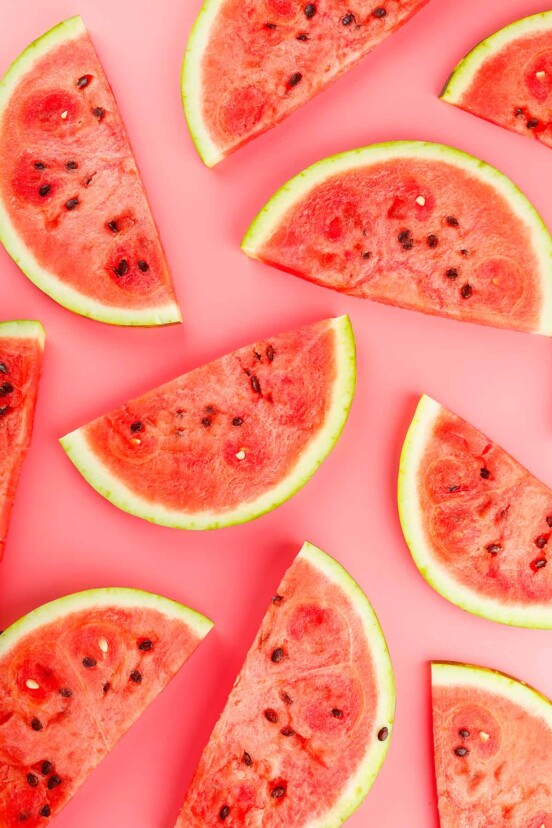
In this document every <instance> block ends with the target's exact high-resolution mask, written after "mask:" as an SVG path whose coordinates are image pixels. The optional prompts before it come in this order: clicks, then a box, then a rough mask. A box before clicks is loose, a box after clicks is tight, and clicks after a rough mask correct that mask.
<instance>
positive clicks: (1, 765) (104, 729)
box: [0, 590, 210, 828]
mask: <svg viewBox="0 0 552 828" xmlns="http://www.w3.org/2000/svg"><path fill="white" fill-rule="evenodd" d="M209 626H210V624H209V622H207V621H206V619H204V618H203V617H202V616H199V615H197V614H196V613H193V612H192V611H191V610H188V609H187V608H185V607H181V606H180V605H178V604H174V602H172V601H168V600H167V599H163V598H159V597H158V596H150V595H148V594H147V593H141V592H139V591H136V590H91V591H90V592H88V593H81V594H80V595H75V596H69V597H68V598H65V599H61V600H59V601H56V602H54V603H53V604H50V605H47V606H45V607H42V608H40V609H39V610H37V611H35V613H31V614H30V615H29V616H26V617H25V618H24V619H22V620H21V621H20V622H18V623H17V624H15V625H14V626H13V627H11V628H9V629H8V630H7V631H6V632H4V634H3V636H2V643H1V645H0V779H1V780H2V786H1V790H0V824H1V825H2V827H3V828H15V826H20V825H21V824H22V823H23V824H24V825H25V826H28V828H35V826H36V827H37V828H38V826H41V825H46V824H47V823H48V821H49V820H48V817H50V816H51V817H54V816H55V815H56V814H57V813H59V811H60V810H61V809H62V808H63V807H64V805H66V804H67V802H68V801H69V799H71V797H72V796H73V795H74V793H75V792H76V790H77V789H78V787H79V786H80V785H81V784H82V783H83V782H84V781H85V779H86V778H87V776H88V775H89V774H90V772H91V771H92V770H93V769H94V767H95V766H96V765H97V764H98V762H99V761H100V760H101V759H103V758H104V756H105V755H106V754H107V753H108V751H110V750H111V749H112V748H113V747H114V746H115V744H116V743H117V742H118V741H119V739H120V738H121V737H122V736H123V734H124V733H125V732H126V731H127V730H128V728H129V727H130V726H131V725H132V724H133V722H134V721H135V720H136V719H137V718H138V716H139V715H140V714H141V713H142V712H143V711H144V710H145V708H146V707H147V706H148V705H149V704H150V702H152V701H153V700H154V699H155V697H156V696H157V695H158V694H159V693H160V691H161V690H162V689H163V688H164V687H165V685H166V684H167V683H168V682H169V681H170V679H171V678H172V677H173V676H174V674H175V673H176V672H177V671H178V670H179V669H180V667H181V666H182V664H183V663H184V662H185V661H186V660H187V659H188V658H189V657H190V655H191V654H192V653H193V651H194V650H195V649H196V647H197V645H198V644H199V642H200V640H201V638H203V636H204V635H205V634H206V632H207V631H208V629H209ZM18 628H20V629H18Z"/></svg>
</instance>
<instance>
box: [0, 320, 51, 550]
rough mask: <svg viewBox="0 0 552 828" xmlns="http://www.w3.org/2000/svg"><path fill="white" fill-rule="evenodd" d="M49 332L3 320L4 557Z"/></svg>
mask: <svg viewBox="0 0 552 828" xmlns="http://www.w3.org/2000/svg"><path fill="white" fill-rule="evenodd" d="M45 336H46V334H45V332H44V328H43V327H42V325H41V324H40V322H27V321H17V322H0V458H1V459H0V560H1V558H2V556H3V554H4V548H5V545H6V535H7V533H8V526H9V523H10V517H11V513H12V508H13V504H14V500H15V493H16V490H17V484H18V482H19V476H20V474H21V467H22V466H23V461H24V459H25V456H26V454H27V451H28V449H29V445H30V442H31V436H32V432H33V419H34V411H35V405H36V397H37V394H38V382H39V379H40V370H41V368H42V354H43V351H44V340H45Z"/></svg>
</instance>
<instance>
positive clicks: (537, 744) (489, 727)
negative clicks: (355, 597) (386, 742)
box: [432, 663, 552, 828]
mask: <svg viewBox="0 0 552 828" xmlns="http://www.w3.org/2000/svg"><path fill="white" fill-rule="evenodd" d="M432 685H433V733H434V744H435V770H436V776H437V793H438V798H439V817H440V823H441V828H499V827H500V828H506V826H512V828H552V791H551V788H550V780H551V779H552V704H551V702H550V701H549V700H548V699H547V698H545V697H544V696H543V695H541V694H540V693H538V692H537V691H536V690H533V688H531V687H529V686H528V685H526V684H523V683H522V682H520V681H516V680H515V679H513V678H511V677H510V676H507V675H504V674H503V673H498V672H496V671H495V670H488V669H485V668H483V667H472V666H470V665H467V664H448V663H436V664H433V665H432Z"/></svg>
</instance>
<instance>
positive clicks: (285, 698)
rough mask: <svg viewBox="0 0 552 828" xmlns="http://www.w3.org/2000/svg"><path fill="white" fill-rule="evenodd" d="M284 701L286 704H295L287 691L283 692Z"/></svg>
mask: <svg viewBox="0 0 552 828" xmlns="http://www.w3.org/2000/svg"><path fill="white" fill-rule="evenodd" d="M282 701H283V703H284V704H287V705H288V706H289V705H290V704H293V699H292V698H291V696H288V694H287V693H286V692H284V693H282Z"/></svg>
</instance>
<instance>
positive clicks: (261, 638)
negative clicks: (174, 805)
mask: <svg viewBox="0 0 552 828" xmlns="http://www.w3.org/2000/svg"><path fill="white" fill-rule="evenodd" d="M394 709H395V686H394V680H393V669H392V666H391V662H390V659H389V653H388V652H387V647H386V645H385V641H384V638H383V633H382V631H381V628H380V626H379V623H378V620H377V618H376V615H375V613H374V610H373V609H372V607H371V606H370V604H369V602H368V599H367V598H366V596H365V595H364V593H363V592H362V591H361V589H360V587H359V586H358V585H357V584H356V583H355V582H354V581H353V579H352V578H351V577H350V575H348V573H347V572H345V570H344V569H343V568H342V567H341V566H340V565H339V564H338V563H337V561H335V560H334V559H333V558H330V557H329V556H328V555H326V554H325V553H324V552H322V551H321V550H320V549H317V548H316V547H315V546H312V545H311V544H309V543H306V544H305V545H304V546H303V549H302V550H301V552H300V554H299V556H298V557H297V558H296V560H295V562H294V563H293V565H292V566H291V568H290V569H289V570H288V572H287V574H286V575H285V577H284V580H283V581H282V583H281V584H280V587H279V588H278V592H277V593H276V595H275V596H274V597H273V598H272V602H271V604H270V607H269V609H268V611H267V614H266V616H265V618H264V620H263V622H262V625H261V628H260V630H259V633H258V635H257V638H256V640H255V642H254V644H253V646H252V647H251V649H250V651H249V653H248V655H247V658H246V660H245V664H244V666H243V668H242V671H241V673H240V675H239V676H238V678H237V679H236V682H235V684H234V688H233V690H232V692H231V694H230V697H229V699H228V702H227V704H226V707H225V709H224V711H223V713H222V715H221V717H220V719H219V721H218V723H217V725H216V727H215V729H214V731H213V734H212V736H211V739H210V741H209V743H208V745H207V747H206V749H205V751H204V753H203V756H202V758H201V761H200V763H199V767H198V769H197V771H196V774H195V776H194V779H193V781H192V783H191V786H190V788H189V790H188V793H187V796H186V799H185V802H184V806H183V808H182V811H181V813H180V817H179V819H178V821H177V828H218V826H219V825H220V824H221V823H222V822H224V824H225V825H228V826H229V827H231V828H234V826H246V825H247V826H253V825H258V826H261V825H262V826H263V828H272V827H273V826H274V828H276V826H278V828H281V827H282V826H289V828H291V826H293V828H307V826H308V828H337V826H339V825H341V824H342V823H343V822H344V821H345V820H346V819H347V817H348V816H350V814H351V813H352V812H353V811H354V810H356V808H358V807H359V805H360V804H361V803H362V801H363V799H364V798H365V796H366V794H367V793H368V791H369V789H370V787H371V786H372V784H373V782H374V780H375V778H376V776H377V775H378V773H379V770H380V768H381V766H382V764H383V761H384V759H385V756H386V753H387V749H388V746H389V738H390V734H391V728H392V724H393V716H394Z"/></svg>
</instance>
